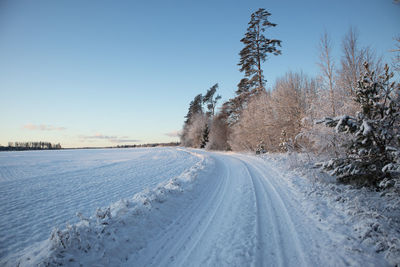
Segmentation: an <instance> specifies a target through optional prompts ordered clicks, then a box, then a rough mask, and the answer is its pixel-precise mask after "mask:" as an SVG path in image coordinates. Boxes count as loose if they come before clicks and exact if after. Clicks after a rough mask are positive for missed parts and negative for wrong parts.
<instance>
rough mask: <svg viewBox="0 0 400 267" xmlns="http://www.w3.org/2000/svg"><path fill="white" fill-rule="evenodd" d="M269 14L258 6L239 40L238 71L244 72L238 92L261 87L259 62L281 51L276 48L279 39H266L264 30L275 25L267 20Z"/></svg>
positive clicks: (279, 44) (261, 77)
mask: <svg viewBox="0 0 400 267" xmlns="http://www.w3.org/2000/svg"><path fill="white" fill-rule="evenodd" d="M270 15H271V14H270V13H269V12H268V11H266V10H265V9H264V8H260V9H259V10H257V11H256V12H254V13H253V14H251V19H250V22H249V27H248V28H247V32H246V34H245V37H244V38H243V39H242V40H240V41H241V42H242V43H243V44H244V46H245V47H244V48H243V49H242V50H241V51H240V53H239V55H240V62H239V64H238V65H239V66H241V68H240V71H241V72H244V73H245V77H246V78H244V79H242V80H241V82H240V83H239V85H238V87H239V88H238V92H239V93H241V92H246V91H249V90H250V89H263V88H264V84H265V80H264V75H263V70H262V68H261V63H263V62H265V60H266V59H267V54H273V55H279V54H281V51H280V50H279V49H278V48H277V47H278V46H279V47H280V46H281V41H280V40H276V39H268V38H267V37H265V35H264V32H265V30H266V29H268V28H269V27H275V26H276V24H275V23H271V22H269V21H268V17H269V16H270Z"/></svg>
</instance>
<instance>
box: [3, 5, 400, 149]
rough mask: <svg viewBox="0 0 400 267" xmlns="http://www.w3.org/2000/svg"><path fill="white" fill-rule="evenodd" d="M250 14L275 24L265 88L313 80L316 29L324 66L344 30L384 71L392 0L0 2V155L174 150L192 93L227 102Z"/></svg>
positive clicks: (396, 18)
mask: <svg viewBox="0 0 400 267" xmlns="http://www.w3.org/2000/svg"><path fill="white" fill-rule="evenodd" d="M260 7H263V8H266V9H267V10H268V11H269V12H270V13H272V16H271V18H270V20H271V21H272V22H275V23H277V24H278V26H277V27H276V28H274V29H273V30H271V31H269V32H267V33H266V35H267V36H269V37H271V38H278V39H281V40H282V53H283V54H282V55H281V56H278V57H274V58H271V59H270V60H268V61H267V62H266V63H265V64H264V71H265V76H266V78H267V80H268V86H272V84H273V82H274V80H275V79H276V78H277V77H279V76H282V75H283V74H284V73H285V72H286V71H288V70H292V71H298V70H303V71H304V72H305V73H307V74H309V75H317V74H318V68H317V66H316V64H315V63H316V61H317V57H318V50H317V47H318V40H319V38H320V35H321V33H322V32H323V31H324V29H326V30H327V31H328V32H329V33H330V35H331V37H332V39H333V41H334V45H335V47H334V49H335V50H334V53H335V54H336V55H337V57H336V59H339V57H340V43H341V39H342V37H343V35H344V34H345V33H346V32H347V30H348V29H349V27H350V26H353V27H355V28H357V30H358V33H359V38H360V39H359V40H360V42H361V43H362V44H363V45H370V46H372V47H373V48H375V49H376V51H377V52H378V53H379V54H383V55H384V56H385V59H386V60H388V61H389V60H390V53H389V52H388V51H389V50H390V49H393V48H394V41H393V38H394V37H396V36H398V35H400V5H399V4H394V3H393V1H392V0H335V1H332V0H329V1H325V0H312V1H307V0H304V1H298V0H296V1H295V0H293V1H285V0H281V1H278V0H275V1H250V0H247V1H245V0H243V1H218V0H214V1H209V0H206V1H150V0H149V1H144V0H143V1H142V0H140V1H139V0H136V1H135V0H132V1H97V0H96V1H74V0H73V1H71V0H68V1H54V0H48V1H41V0H38V1H28V0H27V1H18V0H15V1H12V0H9V1H7V0H2V1H0V99H1V103H0V125H1V126H0V145H7V142H8V141H39V140H43V141H50V142H57V143H58V142H60V143H61V144H62V145H63V146H64V147H77V146H104V145H118V144H134V143H146V142H169V141H175V140H178V138H177V137H174V136H173V135H174V134H173V133H174V132H176V131H177V130H179V129H180V128H181V126H182V123H183V119H184V118H183V117H184V115H185V114H186V112H187V108H188V104H189V102H190V101H191V100H192V99H193V97H194V96H195V95H196V94H198V93H204V92H205V91H206V90H207V89H208V88H209V87H210V86H212V85H213V84H214V83H216V82H218V83H219V84H220V91H219V93H220V94H222V96H223V99H228V98H230V97H232V96H233V92H234V91H235V90H236V84H237V83H238V81H239V80H240V79H241V78H242V74H241V73H240V72H239V71H238V66H237V63H238V61H239V56H238V53H239V51H240V50H241V48H242V44H241V43H240V39H241V38H242V37H243V35H244V33H245V31H246V28H247V23H248V21H249V19H250V14H251V13H252V12H254V11H255V10H257V9H258V8H260ZM337 63H338V62H337Z"/></svg>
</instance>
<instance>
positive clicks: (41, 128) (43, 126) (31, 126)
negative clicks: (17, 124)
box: [23, 123, 67, 131]
mask: <svg viewBox="0 0 400 267" xmlns="http://www.w3.org/2000/svg"><path fill="white" fill-rule="evenodd" d="M23 128H24V129H27V130H31V131H64V130H66V129H67V128H65V127H55V126H53V125H46V124H40V125H36V124H32V123H28V124H26V125H24V126H23Z"/></svg>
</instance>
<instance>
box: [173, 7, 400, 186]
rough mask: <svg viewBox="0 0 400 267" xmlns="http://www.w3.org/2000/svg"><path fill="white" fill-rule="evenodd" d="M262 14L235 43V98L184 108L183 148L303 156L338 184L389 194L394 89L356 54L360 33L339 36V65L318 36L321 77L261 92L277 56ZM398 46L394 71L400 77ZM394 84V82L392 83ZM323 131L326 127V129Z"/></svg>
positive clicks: (398, 131) (374, 63)
mask: <svg viewBox="0 0 400 267" xmlns="http://www.w3.org/2000/svg"><path fill="white" fill-rule="evenodd" d="M270 16H271V14H270V13H269V12H268V11H266V10H265V9H262V8H260V9H259V10H257V11H256V12H254V13H253V14H252V15H251V18H250V22H249V24H248V25H249V26H248V28H247V31H246V33H245V36H244V38H243V39H241V40H240V41H241V42H242V43H243V45H244V47H243V49H242V50H241V51H240V53H239V54H240V61H239V64H238V65H239V67H240V71H241V72H242V73H244V78H243V79H241V80H240V82H239V84H238V86H237V90H236V91H235V96H234V97H233V98H231V99H229V100H228V101H226V102H225V103H222V104H221V105H220V106H219V111H218V112H216V107H217V103H218V100H220V99H221V97H220V96H219V95H216V91H217V89H218V84H215V85H214V86H212V87H211V88H210V89H209V90H207V92H206V93H205V95H204V96H203V95H202V94H199V95H197V96H196V97H195V98H194V99H193V101H191V102H190V105H189V110H188V113H187V115H186V116H185V122H184V126H183V130H182V134H181V144H182V145H184V146H188V147H196V148H206V149H214V150H235V151H244V150H246V151H249V150H250V151H254V150H260V149H261V148H262V150H266V151H270V152H278V151H281V152H307V153H313V154H316V155H318V156H319V157H322V158H328V159H329V158H332V160H330V161H327V162H323V163H321V164H320V166H321V167H322V168H323V169H324V170H326V171H328V172H330V173H331V174H333V175H336V176H337V177H339V180H341V181H343V182H355V181H356V182H357V183H359V184H366V185H372V186H376V187H379V186H381V187H382V186H390V185H393V181H394V180H396V179H397V181H398V179H399V173H400V158H399V155H400V152H399V140H400V121H399V114H400V105H399V102H400V97H399V95H400V86H399V83H398V82H395V81H393V78H394V75H393V73H391V72H390V69H389V67H388V65H384V64H383V60H382V57H379V56H378V55H376V53H375V51H374V50H373V49H372V48H371V47H369V46H366V47H362V46H361V45H360V43H359V39H358V33H357V31H356V30H355V29H353V28H350V29H349V31H348V32H347V33H346V34H345V36H344V38H343V40H342V44H341V49H342V56H341V58H340V59H339V60H337V59H335V58H334V57H333V54H332V49H333V45H334V44H333V42H332V41H331V39H330V37H329V34H328V33H327V32H324V33H323V34H322V36H321V39H320V42H319V51H318V55H319V61H318V62H317V64H318V66H319V68H320V73H318V75H316V76H315V77H312V76H308V75H307V74H305V73H303V72H301V71H300V72H287V73H286V74H284V75H283V76H282V77H280V78H277V79H276V81H275V84H274V85H273V86H272V88H271V89H269V90H266V86H265V85H266V81H265V79H264V73H263V69H262V64H263V63H264V62H265V61H266V60H267V59H268V57H269V56H272V55H280V54H281V50H280V47H281V41H280V40H277V39H272V38H267V37H266V33H267V30H268V29H269V28H271V27H276V26H277V25H276V24H275V23H272V22H270V20H269V18H270ZM399 47H400V38H397V39H395V49H393V50H392V51H391V53H392V55H394V56H393V62H392V65H393V69H394V70H395V71H397V72H399V71H400V67H399V66H400V60H399V59H400V49H399ZM398 77H399V76H397V78H398ZM326 126H328V127H326Z"/></svg>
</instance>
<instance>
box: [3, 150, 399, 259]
mask: <svg viewBox="0 0 400 267" xmlns="http://www.w3.org/2000/svg"><path fill="white" fill-rule="evenodd" d="M72 152H73V151H71V153H72ZM48 153H50V152H48ZM85 153H86V152H85ZM87 153H89V154H90V152H87ZM93 153H94V154H96V152H93ZM97 153H100V152H97ZM101 153H110V154H112V153H117V154H119V156H115V157H113V158H114V160H115V161H116V162H114V163H108V164H116V166H114V168H113V169H110V170H109V171H110V173H109V174H110V175H111V174H112V173H114V172H119V173H120V176H124V175H125V174H126V175H127V177H126V179H122V180H117V181H114V179H113V178H110V179H109V180H107V181H106V182H104V183H105V185H104V186H105V187H107V185H108V183H110V184H111V187H112V188H114V187H118V186H117V184H116V185H113V183H118V182H120V183H123V184H122V185H120V187H122V188H123V189H122V188H120V189H119V190H121V191H124V190H125V185H124V183H127V184H129V183H131V184H132V185H131V187H132V188H134V189H127V191H130V193H131V194H129V192H127V194H126V195H124V194H122V193H121V194H120V193H118V192H115V191H111V192H113V193H111V195H114V194H115V195H118V196H119V198H118V199H120V200H118V201H116V200H115V199H114V198H109V199H106V198H107V197H104V202H96V201H97V198H98V197H100V196H103V195H108V194H109V192H108V191H107V190H103V191H102V193H101V194H98V195H97V194H93V193H92V194H88V195H91V197H88V196H86V195H85V194H83V195H81V197H82V199H81V201H78V202H77V203H80V202H88V201H89V200H90V199H91V198H92V197H93V199H92V200H91V201H92V202H96V203H95V205H94V206H100V207H101V208H98V209H95V208H91V207H87V208H86V209H82V206H80V205H77V203H72V202H71V203H68V204H66V206H68V207H64V206H60V207H59V208H57V210H58V211H59V213H60V214H64V211H63V209H64V208H66V209H75V211H81V210H84V211H85V210H87V211H89V210H90V209H91V213H90V214H88V213H87V212H85V213H82V214H79V216H78V217H79V220H78V221H76V222H75V223H71V224H68V225H66V226H64V225H62V222H61V225H60V223H58V224H57V223H54V224H53V225H51V226H50V227H49V228H47V234H48V235H47V239H46V240H44V241H42V242H40V243H37V244H33V245H32V246H20V247H19V248H23V250H19V252H16V253H14V254H12V255H11V256H9V255H10V253H8V256H7V257H5V258H4V259H3V264H5V265H11V266H13V265H17V264H19V265H20V266H32V265H38V264H39V265H66V266H80V265H82V266H348V265H350V266H387V265H395V264H396V263H398V262H397V260H398V259H399V258H398V254H396V253H397V250H396V249H397V248H398V247H396V244H395V242H396V238H398V236H399V235H398V231H397V229H392V228H391V227H393V225H396V224H391V225H390V224H389V223H388V226H387V228H385V227H384V226H383V225H376V224H375V225H372V226H371V227H372V228H371V229H372V230H371V231H374V233H371V232H368V238H369V237H371V238H369V239H368V242H363V241H360V240H358V239H357V237H356V235H358V233H357V234H354V232H355V230H354V229H357V231H359V232H361V233H362V234H365V231H366V230H368V229H369V228H368V227H370V226H369V225H370V222H371V220H370V219H371V218H370V215H368V214H367V215H365V216H366V217H365V216H364V215H363V216H362V217H361V216H358V215H357V214H358V213H357V209H356V208H357V207H356V208H354V207H353V206H352V205H350V206H346V205H341V203H343V202H341V201H337V200H336V198H337V195H335V194H332V193H329V192H330V191H329V188H330V186H331V184H329V183H327V184H326V185H324V184H323V183H318V185H317V186H315V183H314V182H315V181H313V182H311V180H309V179H306V178H303V177H301V176H300V175H296V174H292V173H291V172H290V171H288V170H287V168H286V166H284V165H285V164H286V165H287V163H288V162H287V161H283V160H276V159H274V158H269V157H264V158H262V157H255V156H254V155H245V154H236V153H210V152H204V151H201V150H186V149H181V148H177V149H176V148H169V149H143V150H137V151H135V150H128V151H124V150H117V151H116V152H108V151H102V152H101ZM124 153H126V154H124ZM135 153H139V154H135ZM122 155H124V156H122ZM70 156H71V155H70ZM86 156H87V155H86ZM92 156H93V157H95V158H98V157H100V158H101V159H100V160H99V162H97V163H98V164H94V162H90V160H87V162H88V163H87V166H91V167H87V168H88V169H89V170H90V171H88V172H89V173H90V175H91V179H89V180H93V179H104V178H99V177H98V176H99V174H101V173H102V172H99V173H96V172H94V171H93V170H97V168H100V169H101V168H102V166H103V165H106V166H107V164H104V163H102V162H101V161H102V160H104V161H105V162H108V161H107V160H108V159H109V158H110V157H111V156H110V155H108V156H106V155H104V157H101V156H96V155H92ZM84 158H85V157H82V158H81V160H84ZM116 158H118V159H116ZM120 159H124V160H120ZM28 161H29V160H28ZM49 161H51V160H49ZM94 161H95V162H96V160H94ZM1 162H9V163H8V166H10V165H12V164H11V162H14V163H15V164H17V162H18V161H16V160H15V159H14V161H13V160H9V159H7V160H5V159H2V161H1ZM21 163H22V162H21ZM21 163H20V164H21ZM120 164H121V165H120ZM3 165H7V164H3V163H2V165H1V166H3ZM17 165H18V164H17ZM60 165H62V166H63V168H69V169H77V170H76V171H77V172H79V170H80V169H79V168H80V167H79V168H78V167H77V166H81V167H82V165H80V164H76V162H75V164H74V163H70V164H65V165H63V164H62V163H60ZM68 166H69V167H68ZM135 166H136V167H135ZM138 166H139V167H138ZM121 168H122V169H123V170H121ZM129 168H132V171H131V172H129V174H127V172H128V171H127V169H129ZM140 168H141V169H144V171H142V172H140V175H138V176H135V174H136V172H137V171H136V169H140ZM157 168H159V169H158V170H159V172H157V171H156V169H157ZM10 169H12V168H11V167H10ZM22 169H23V168H21V171H20V172H21V173H23V171H22ZM78 169H79V170H78ZM46 171H47V172H48V173H49V172H50V173H51V172H52V171H53V174H52V175H51V177H57V179H58V177H59V175H58V174H57V171H56V170H52V169H51V168H48V169H47V170H46ZM88 172H86V173H88ZM9 173H12V171H9ZM153 175H154V176H157V177H159V180H157V181H156V179H154V178H149V176H153ZM28 176H29V175H28ZM104 176H107V175H103V176H101V175H100V177H104ZM39 177H40V176H39ZM117 177H118V176H117ZM53 179H54V178H53ZM65 179H67V180H68V176H64V177H63V180H65ZM131 179H132V181H131ZM157 179H158V178H157ZM13 180H14V179H13V178H10V177H4V179H2V181H3V182H2V183H5V182H10V181H13ZM20 180H21V181H23V179H20ZM47 180H51V179H50V178H47ZM47 180H46V179H45V181H47ZM138 180H148V181H151V182H147V183H146V186H147V187H148V188H149V189H146V190H141V189H139V187H142V188H143V186H138V187H135V186H134V185H133V184H135V183H137V182H138ZM70 182H71V183H72V184H73V185H72V187H73V188H77V189H79V188H80V185H81V184H82V183H83V181H81V180H79V179H78V178H77V179H76V180H74V181H73V182H72V181H70ZM17 184H18V183H17V182H16V183H15V186H17ZM150 185H153V186H150ZM29 186H30V185H29ZM42 186H43V184H42ZM26 187H28V186H26ZM43 187H45V186H43ZM96 187H97V186H95V188H94V189H93V190H94V191H96ZM135 188H136V189H135ZM333 188H334V191H335V192H336V191H339V190H345V189H346V187H340V186H339V187H338V186H334V187H333ZM2 190H3V191H6V190H4V189H3V187H2ZM8 190H9V189H8ZM26 190H28V188H27V189H26ZM46 190H47V189H46ZM51 190H54V189H51ZM62 190H63V189H58V191H59V193H60V191H62ZM64 190H65V189H64ZM79 190H80V189H79ZM85 190H86V189H85ZM316 190H320V194H317V193H315V192H316ZM349 190H350V189H349ZM72 191H73V190H72ZM72 191H71V192H72ZM89 191H90V190H89ZM327 192H328V193H327ZM350 195H351V194H347V195H346V194H342V196H347V197H349V196H350ZM322 196H323V197H322ZM26 197H28V198H29V197H30V196H26ZM68 197H69V194H65V193H64V194H63V195H62V198H66V199H68ZM30 198H31V199H30V201H34V198H33V197H30ZM3 201H5V202H6V203H8V202H10V200H7V199H4V200H3ZM107 201H108V202H107ZM328 203H333V204H332V205H329V204H328ZM8 205H9V208H10V207H11V206H12V205H11V204H8ZM72 205H74V206H73V207H72V208H71V207H70V206H72ZM396 205H397V204H396ZM51 206H52V205H51V203H50V204H49V207H51ZM49 207H48V208H49ZM338 207H340V208H338ZM36 208H37V207H36ZM18 209H22V210H24V209H23V208H22V207H19V208H18ZM38 210H39V212H38V213H39V214H40V215H41V216H39V217H46V216H47V214H46V210H43V209H38ZM342 210H343V212H342ZM20 213H21V212H19V213H18V212H15V214H14V216H20ZM377 214H378V213H377ZM90 215H91V216H90ZM375 215H376V214H373V216H375ZM378 215H379V214H378ZM63 216H64V215H63ZM72 217H73V215H71V216H67V218H65V220H70V219H71V218H72ZM393 219H394V220H395V219H396V215H393ZM42 220H43V219H42ZM3 221H4V219H2V225H3ZM39 221H40V220H39ZM365 221H366V224H367V225H366V226H365V225H364V224H363V222H365ZM4 224H6V222H4ZM31 224H32V223H31ZM53 226H56V227H57V226H58V228H54V229H53V230H52V232H51V234H49V229H50V228H51V227H53ZM35 227H38V226H35ZM35 227H34V226H31V228H35ZM375 228H376V229H375ZM18 229H19V228H17V229H14V228H12V227H10V228H9V231H11V232H14V234H15V233H17V232H18V231H20V230H18ZM1 231H2V235H5V234H8V233H5V232H4V231H3V228H1ZM377 235H381V236H383V238H381V237H379V236H377ZM30 238H31V237H29V236H27V241H26V242H32V243H33V241H35V240H32V239H31V240H30ZM383 239H385V241H388V242H389V241H390V242H391V243H390V242H389V243H390V244H389V245H390V246H392V247H391V249H392V251H391V253H392V254H390V253H389V254H390V255H391V256H389V257H387V255H388V253H386V254H385V253H382V251H386V252H387V251H388V250H389V248H388V247H387V246H388V245H387V244H386V243H387V242H386V243H384V242H383V241H382V240H383ZM379 240H381V241H382V242H383V243H382V245H381V246H383V247H384V248H382V247H380V248H379V249H377V247H376V242H375V241H379ZM393 242H394V243H393ZM11 243H12V242H11ZM378 246H379V245H378ZM385 246H386V247H385ZM16 250H17V249H16ZM7 251H9V250H7ZM385 255H386V257H385Z"/></svg>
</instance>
